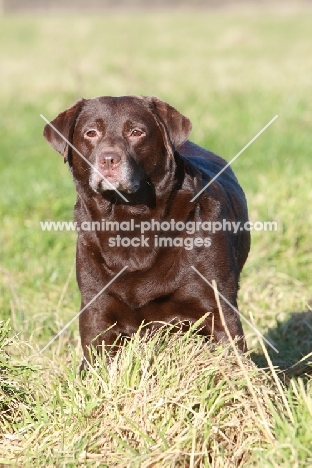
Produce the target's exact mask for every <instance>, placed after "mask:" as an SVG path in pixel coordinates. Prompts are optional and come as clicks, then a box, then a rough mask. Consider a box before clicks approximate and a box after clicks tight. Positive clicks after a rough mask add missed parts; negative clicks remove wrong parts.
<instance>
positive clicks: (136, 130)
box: [130, 128, 144, 137]
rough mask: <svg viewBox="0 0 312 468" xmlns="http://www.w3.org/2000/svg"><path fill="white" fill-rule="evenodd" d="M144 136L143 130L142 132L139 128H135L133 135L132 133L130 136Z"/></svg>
mask: <svg viewBox="0 0 312 468" xmlns="http://www.w3.org/2000/svg"><path fill="white" fill-rule="evenodd" d="M143 134H144V132H143V130H140V129H139V128H134V129H133V130H132V131H131V133H130V136H132V137H140V136H142V135H143Z"/></svg>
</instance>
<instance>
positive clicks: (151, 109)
mask: <svg viewBox="0 0 312 468" xmlns="http://www.w3.org/2000/svg"><path fill="white" fill-rule="evenodd" d="M190 131H191V122H190V121H189V119H187V118H186V117H184V116H183V115H182V114H180V113H179V112H178V111H177V110H176V109H174V108H173V107H172V106H170V105H169V104H167V103H165V102H163V101H160V100H159V99H157V98H154V97H135V96H123V97H106V96H104V97H98V98H93V99H88V100H85V99H81V100H80V101H78V102H77V103H76V104H74V106H72V107H71V108H69V109H67V110H65V111H64V112H62V113H61V114H59V115H58V116H57V117H56V118H55V119H54V120H52V122H50V124H47V125H46V126H45V128H44V136H45V138H46V139H47V140H48V142H49V143H50V144H51V145H52V147H53V148H54V149H55V150H56V151H58V152H59V153H61V154H62V155H63V157H64V161H65V162H67V161H68V163H69V165H70V167H71V170H72V172H73V175H74V178H75V179H76V180H77V181H78V183H79V182H81V183H84V184H85V183H88V184H89V185H90V187H91V188H92V189H93V190H94V191H96V192H97V193H99V194H104V193H105V192H107V191H111V190H116V189H117V190H118V191H121V192H125V193H135V192H136V191H137V190H138V189H139V187H140V185H141V184H142V183H144V181H146V180H150V181H152V183H157V181H159V180H161V179H162V178H163V177H164V175H165V174H166V173H167V172H168V170H170V167H171V164H172V160H173V154H174V151H175V150H176V149H177V148H178V147H179V146H181V145H182V143H184V142H185V141H186V139H187V138H188V135H189V133H190Z"/></svg>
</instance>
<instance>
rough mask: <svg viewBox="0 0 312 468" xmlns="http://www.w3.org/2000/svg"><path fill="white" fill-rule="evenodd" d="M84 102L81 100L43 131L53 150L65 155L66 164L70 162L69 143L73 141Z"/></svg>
mask: <svg viewBox="0 0 312 468" xmlns="http://www.w3.org/2000/svg"><path fill="white" fill-rule="evenodd" d="M84 102H85V99H80V101H78V102H76V104H74V105H73V106H72V107H70V108H69V109H67V110H65V111H64V112H61V113H60V114H59V115H58V116H57V117H55V119H54V120H52V121H51V122H50V123H48V124H47V125H46V126H45V127H44V130H43V135H44V137H45V139H46V140H47V141H48V142H49V143H50V145H51V146H52V148H54V149H55V150H56V151H58V152H59V153H61V154H62V155H63V157H64V162H65V163H66V162H67V160H68V150H69V145H68V143H67V141H71V138H72V135H73V131H74V127H75V122H76V118H77V116H78V114H79V112H80V111H81V108H82V106H83V104H84Z"/></svg>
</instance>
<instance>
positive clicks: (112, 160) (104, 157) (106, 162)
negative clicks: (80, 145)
mask: <svg viewBox="0 0 312 468" xmlns="http://www.w3.org/2000/svg"><path fill="white" fill-rule="evenodd" d="M120 160H121V157H120V156H119V154H117V153H102V154H100V156H99V163H100V165H101V166H102V167H103V169H112V168H113V167H114V166H117V164H118V163H119V162H120Z"/></svg>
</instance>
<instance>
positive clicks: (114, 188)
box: [40, 114, 129, 202]
mask: <svg viewBox="0 0 312 468" xmlns="http://www.w3.org/2000/svg"><path fill="white" fill-rule="evenodd" d="M40 117H41V118H42V119H43V120H44V121H45V122H46V123H47V124H48V125H50V127H51V128H53V130H54V131H55V132H56V133H57V134H58V135H60V137H62V138H63V140H64V141H66V143H67V144H68V145H69V146H70V147H71V148H72V149H73V150H75V151H76V153H77V154H79V156H80V157H81V158H82V159H83V160H84V161H85V162H86V163H87V164H89V166H90V167H92V169H93V170H94V171H95V172H96V173H97V174H99V175H100V176H101V177H103V179H104V180H105V182H106V183H107V184H108V185H109V186H110V187H111V188H112V190H115V192H117V193H118V195H119V196H120V197H121V198H123V199H124V200H125V201H126V202H129V200H127V199H126V197H124V196H123V195H122V193H120V192H119V191H118V190H117V189H116V187H114V186H113V184H112V183H111V182H110V181H109V180H107V179H106V178H105V177H104V176H103V174H101V172H100V171H99V170H98V169H97V168H96V167H95V166H94V165H93V164H91V163H90V161H88V159H87V158H85V157H84V155H83V154H82V153H80V151H78V150H77V148H75V147H74V145H73V144H72V143H71V142H70V141H68V140H67V138H65V137H64V135H62V133H61V132H60V131H58V129H57V128H55V127H54V125H53V124H51V122H49V121H48V119H46V118H45V116H44V115H42V114H40Z"/></svg>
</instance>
